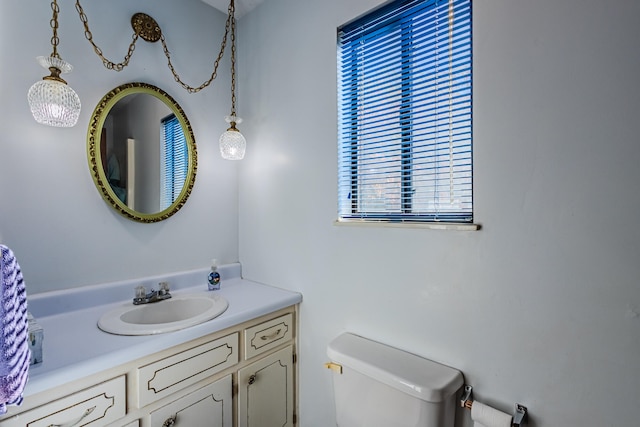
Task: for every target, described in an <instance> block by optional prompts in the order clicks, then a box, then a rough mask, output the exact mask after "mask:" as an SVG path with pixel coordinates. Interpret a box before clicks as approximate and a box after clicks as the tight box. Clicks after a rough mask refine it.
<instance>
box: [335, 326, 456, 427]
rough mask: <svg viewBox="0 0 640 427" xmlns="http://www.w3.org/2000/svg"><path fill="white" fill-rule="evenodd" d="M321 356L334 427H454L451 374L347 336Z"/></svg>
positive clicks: (411, 356)
mask: <svg viewBox="0 0 640 427" xmlns="http://www.w3.org/2000/svg"><path fill="white" fill-rule="evenodd" d="M327 355H328V356H329V359H330V360H331V362H330V363H327V364H326V366H327V367H328V368H331V369H332V370H333V386H334V397H335V404H336V423H337V425H338V426H339V427H454V421H455V413H456V393H457V392H458V390H460V388H461V387H462V385H463V377H462V373H461V372H460V371H458V370H457V369H453V368H450V367H448V366H445V365H442V364H440V363H437V362H433V361H431V360H428V359H424V358H422V357H419V356H416V355H414V354H411V353H407V352H405V351H402V350H399V349H397V348H393V347H389V346H387V345H385V344H380V343H378V342H375V341H371V340H368V339H366V338H363V337H360V336H358V335H354V334H351V333H344V334H341V335H339V336H338V337H337V338H335V339H334V340H333V341H331V343H329V346H328V347H327Z"/></svg>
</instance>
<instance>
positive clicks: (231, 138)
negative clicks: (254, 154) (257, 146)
mask: <svg viewBox="0 0 640 427" xmlns="http://www.w3.org/2000/svg"><path fill="white" fill-rule="evenodd" d="M246 147H247V141H246V140H245V139H244V136H243V135H242V134H241V133H240V131H239V130H237V129H230V130H227V131H225V132H224V133H223V134H222V136H220V154H221V155H222V158H223V159H227V160H242V158H243V157H244V150H245V149H246Z"/></svg>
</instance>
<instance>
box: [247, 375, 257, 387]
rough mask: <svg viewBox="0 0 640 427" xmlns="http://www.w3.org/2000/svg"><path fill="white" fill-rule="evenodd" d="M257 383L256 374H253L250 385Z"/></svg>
mask: <svg viewBox="0 0 640 427" xmlns="http://www.w3.org/2000/svg"><path fill="white" fill-rule="evenodd" d="M255 382H256V374H253V375H251V376H250V377H249V385H251V384H253V383H255Z"/></svg>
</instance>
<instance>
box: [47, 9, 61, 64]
mask: <svg viewBox="0 0 640 427" xmlns="http://www.w3.org/2000/svg"><path fill="white" fill-rule="evenodd" d="M51 10H52V11H53V17H52V18H51V21H49V25H51V29H52V30H53V35H52V36H51V46H52V47H53V52H51V56H52V57H54V58H58V59H60V55H58V44H59V43H60V39H59V38H58V14H59V13H60V8H59V7H58V2H57V0H53V1H52V2H51Z"/></svg>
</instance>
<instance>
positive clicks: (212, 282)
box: [209, 259, 220, 291]
mask: <svg viewBox="0 0 640 427" xmlns="http://www.w3.org/2000/svg"><path fill="white" fill-rule="evenodd" d="M218 289H220V273H218V260H216V259H212V260H211V272H210V273H209V290H210V291H216V290H218Z"/></svg>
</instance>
